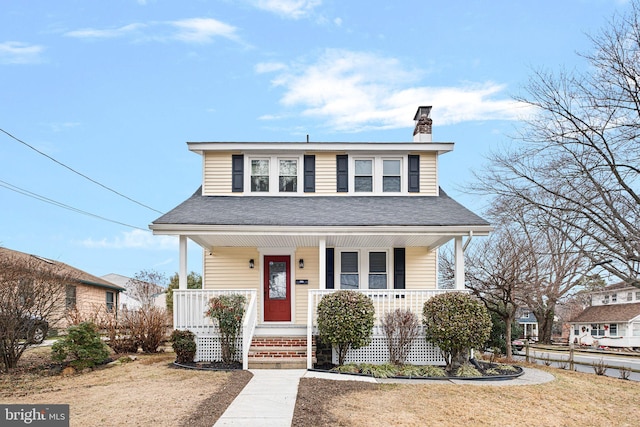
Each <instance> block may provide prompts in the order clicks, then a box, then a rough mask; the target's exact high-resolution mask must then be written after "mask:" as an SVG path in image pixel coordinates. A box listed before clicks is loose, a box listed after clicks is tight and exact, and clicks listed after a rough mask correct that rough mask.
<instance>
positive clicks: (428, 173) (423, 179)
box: [420, 153, 438, 196]
mask: <svg viewBox="0 0 640 427" xmlns="http://www.w3.org/2000/svg"><path fill="white" fill-rule="evenodd" d="M420 194H421V195H423V196H437V195H438V155H437V154H436V153H420Z"/></svg>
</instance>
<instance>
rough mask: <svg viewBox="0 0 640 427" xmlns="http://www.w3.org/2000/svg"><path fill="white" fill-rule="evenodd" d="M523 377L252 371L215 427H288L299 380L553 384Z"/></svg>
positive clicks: (534, 374)
mask: <svg viewBox="0 0 640 427" xmlns="http://www.w3.org/2000/svg"><path fill="white" fill-rule="evenodd" d="M523 370H524V374H522V375H521V376H520V377H518V378H515V379H512V380H497V381H496V380H473V381H472V380H456V379H446V380H404V379H393V378H386V379H384V378H372V377H365V376H357V375H338V374H330V373H326V372H314V371H306V370H304V369H252V370H250V372H251V373H252V374H253V378H251V381H249V383H248V384H247V385H246V386H245V388H244V390H242V392H240V394H239V395H238V396H237V397H236V398H235V400H234V401H233V402H232V403H231V405H230V406H229V407H228V408H227V410H226V411H225V413H224V414H222V416H221V417H220V419H218V422H216V423H215V427H218V426H267V427H271V426H273V427H276V426H277V427H280V426H282V427H289V426H291V420H292V419H293V410H294V408H295V405H296V396H297V394H298V383H299V382H300V378H303V377H304V378H320V379H327V380H334V381H366V382H371V383H398V384H428V383H433V384H447V383H449V384H458V385H462V384H464V385H476V386H488V385H491V386H518V385H534V384H542V383H546V382H549V381H553V379H554V378H555V377H554V376H553V375H551V374H549V373H547V372H544V371H542V370H539V369H535V368H523Z"/></svg>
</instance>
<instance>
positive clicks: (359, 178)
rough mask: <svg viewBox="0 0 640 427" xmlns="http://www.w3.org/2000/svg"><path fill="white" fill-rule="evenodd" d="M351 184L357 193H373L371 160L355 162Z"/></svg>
mask: <svg viewBox="0 0 640 427" xmlns="http://www.w3.org/2000/svg"><path fill="white" fill-rule="evenodd" d="M353 183H354V188H355V190H356V192H358V193H361V192H372V191H373V160H370V159H362V160H355V175H354V178H353Z"/></svg>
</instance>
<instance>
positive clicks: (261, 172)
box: [248, 156, 301, 193]
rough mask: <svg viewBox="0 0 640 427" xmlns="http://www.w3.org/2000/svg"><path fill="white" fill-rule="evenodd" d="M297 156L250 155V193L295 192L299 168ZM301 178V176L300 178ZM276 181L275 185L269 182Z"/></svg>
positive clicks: (296, 190)
mask: <svg viewBox="0 0 640 427" xmlns="http://www.w3.org/2000/svg"><path fill="white" fill-rule="evenodd" d="M299 164H300V159H299V158H297V157H288V158H283V157H277V156H269V157H266V156H265V157H262V156H260V157H252V158H250V159H249V168H250V170H251V175H250V176H249V177H248V179H249V188H250V191H251V192H252V193H297V192H298V181H299V176H298V175H299V173H300V171H301V170H300V168H299V167H298V165H299ZM300 179H301V178H300ZM274 182H277V185H275V184H274V185H272V184H271V183H274Z"/></svg>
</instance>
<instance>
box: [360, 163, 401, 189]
mask: <svg viewBox="0 0 640 427" xmlns="http://www.w3.org/2000/svg"><path fill="white" fill-rule="evenodd" d="M351 165H352V167H351V168H350V170H351V171H353V172H352V173H351V176H350V181H351V183H350V188H353V191H354V192H356V193H400V192H402V191H403V188H402V187H403V185H404V183H403V179H402V176H403V175H406V171H404V172H403V162H402V158H383V157H374V158H358V157H356V158H354V159H353V161H352V163H351ZM405 191H406V190H405Z"/></svg>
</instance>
